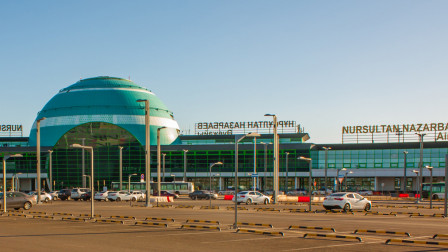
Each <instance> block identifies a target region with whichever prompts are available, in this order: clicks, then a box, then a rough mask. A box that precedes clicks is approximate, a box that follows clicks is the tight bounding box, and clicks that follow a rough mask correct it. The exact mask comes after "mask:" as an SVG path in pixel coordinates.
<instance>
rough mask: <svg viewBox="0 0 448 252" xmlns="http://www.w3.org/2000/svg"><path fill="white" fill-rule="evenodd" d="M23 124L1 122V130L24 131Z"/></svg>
mask: <svg viewBox="0 0 448 252" xmlns="http://www.w3.org/2000/svg"><path fill="white" fill-rule="evenodd" d="M22 130H23V127H22V125H12V124H0V131H5V132H11V131H20V132H22Z"/></svg>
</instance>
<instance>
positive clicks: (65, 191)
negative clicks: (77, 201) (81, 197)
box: [58, 189, 72, 200]
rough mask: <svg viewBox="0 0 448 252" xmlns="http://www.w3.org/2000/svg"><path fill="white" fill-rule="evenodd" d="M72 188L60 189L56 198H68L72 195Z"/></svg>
mask: <svg viewBox="0 0 448 252" xmlns="http://www.w3.org/2000/svg"><path fill="white" fill-rule="evenodd" d="M71 195H72V190H70V189H61V190H60V191H59V192H58V198H60V199H61V200H70V199H71V198H72V197H71Z"/></svg>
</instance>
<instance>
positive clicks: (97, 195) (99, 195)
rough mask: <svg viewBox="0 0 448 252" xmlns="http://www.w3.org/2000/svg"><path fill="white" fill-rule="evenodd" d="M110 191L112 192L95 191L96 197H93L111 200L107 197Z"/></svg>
mask: <svg viewBox="0 0 448 252" xmlns="http://www.w3.org/2000/svg"><path fill="white" fill-rule="evenodd" d="M109 193H111V192H110V191H102V192H97V193H95V197H93V199H94V200H99V201H101V200H104V201H109V199H108V198H107V196H109Z"/></svg>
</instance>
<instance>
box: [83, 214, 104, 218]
mask: <svg viewBox="0 0 448 252" xmlns="http://www.w3.org/2000/svg"><path fill="white" fill-rule="evenodd" d="M79 217H91V216H90V214H80V215H79ZM93 217H96V218H101V214H94V215H93Z"/></svg>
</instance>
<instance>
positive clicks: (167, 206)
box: [144, 205, 173, 208]
mask: <svg viewBox="0 0 448 252" xmlns="http://www.w3.org/2000/svg"><path fill="white" fill-rule="evenodd" d="M172 206H173V205H158V206H157V205H156V206H153V207H166V208H170V207H172ZM144 207H145V206H144Z"/></svg>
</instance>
